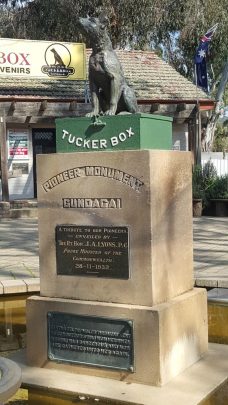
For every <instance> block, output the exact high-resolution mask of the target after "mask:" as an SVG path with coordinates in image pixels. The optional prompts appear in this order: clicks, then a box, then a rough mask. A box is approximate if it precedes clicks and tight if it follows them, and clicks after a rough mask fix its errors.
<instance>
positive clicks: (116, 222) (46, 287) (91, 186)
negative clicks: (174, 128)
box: [27, 150, 207, 385]
mask: <svg viewBox="0 0 228 405" xmlns="http://www.w3.org/2000/svg"><path fill="white" fill-rule="evenodd" d="M38 184H39V189H38V200H39V235H40V276H41V297H39V298H38V297H33V298H30V299H29V300H28V311H27V314H28V315H27V316H28V318H27V328H28V351H27V354H28V364H29V365H32V366H36V367H52V368H56V369H67V370H70V371H72V372H75V373H77V374H86V375H93V376H99V377H106V378H111V379H116V380H124V381H127V382H138V383H142V384H149V385H162V384H165V383H167V382H168V381H169V380H170V379H172V378H173V377H174V376H176V375H177V374H179V373H180V372H182V371H183V370H184V369H185V368H186V367H188V366H190V365H191V364H193V363H194V362H196V361H197V360H198V359H199V358H200V357H201V356H202V355H203V353H205V351H206V350H207V311H206V305H207V299H206V294H205V293H204V291H203V290H194V289H193V274H192V272H193V251H192V189H191V156H190V154H189V153H183V152H174V151H149V150H143V151H120V152H96V153H91V154H88V153H75V154H74V153H70V154H56V155H49V156H48V155H42V156H39V157H38ZM34 325H35V327H34ZM34 341H35V342H36V349H35V350H34ZM59 362H61V365H60V364H58V363H59Z"/></svg>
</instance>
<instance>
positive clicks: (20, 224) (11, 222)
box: [0, 217, 228, 294]
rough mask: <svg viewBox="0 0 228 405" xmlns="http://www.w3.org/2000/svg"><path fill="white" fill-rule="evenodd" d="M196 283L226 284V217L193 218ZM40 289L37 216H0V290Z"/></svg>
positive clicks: (227, 238) (206, 285) (227, 277)
mask: <svg viewBox="0 0 228 405" xmlns="http://www.w3.org/2000/svg"><path fill="white" fill-rule="evenodd" d="M193 229H194V270H195V283H196V285H198V286H205V287H224V288H228V218H216V217H201V218H194V220H193ZM37 290H39V259H38V229H37V220H36V219H1V220H0V294H2V293H3V294H7V293H13V292H26V291H37Z"/></svg>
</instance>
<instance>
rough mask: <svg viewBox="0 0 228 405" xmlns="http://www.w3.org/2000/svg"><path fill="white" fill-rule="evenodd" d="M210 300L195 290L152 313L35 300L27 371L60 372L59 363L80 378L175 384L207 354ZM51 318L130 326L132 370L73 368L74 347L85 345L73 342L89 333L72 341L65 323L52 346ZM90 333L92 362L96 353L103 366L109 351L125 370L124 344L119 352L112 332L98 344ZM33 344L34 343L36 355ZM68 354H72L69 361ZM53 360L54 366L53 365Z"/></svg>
mask: <svg viewBox="0 0 228 405" xmlns="http://www.w3.org/2000/svg"><path fill="white" fill-rule="evenodd" d="M206 299H207V297H206V291H205V290H203V289H193V290H191V291H189V292H187V293H184V294H181V295H180V296H178V297H176V298H173V299H171V300H169V301H168V302H166V303H162V304H159V305H155V306H152V307H148V306H139V305H126V304H112V303H107V302H105V303H104V302H94V301H81V300H70V299H63V298H48V297H37V296H36V297H35V296H34V297H31V298H29V299H28V301H27V341H28V347H27V361H28V365H29V366H34V367H45V368H47V367H48V368H56V369H58V367H59V365H58V362H61V363H63V364H61V366H60V367H61V370H65V371H69V372H75V373H77V374H86V375H91V376H97V377H106V378H110V379H115V380H119V381H125V382H128V383H132V382H136V383H142V384H148V385H163V384H166V383H167V382H168V381H169V380H170V379H171V378H173V377H175V376H176V375H178V374H179V373H181V372H182V371H183V370H185V369H186V368H187V367H189V366H190V365H192V364H193V363H195V362H196V361H197V360H199V359H200V358H201V357H202V355H203V353H205V352H206V351H207V311H206ZM52 314H57V315H58V316H60V317H61V316H62V317H63V316H70V317H72V315H75V316H79V317H80V316H81V318H86V317H88V316H89V317H92V319H95V320H96V319H97V318H98V319H104V320H106V321H107V320H108V322H110V323H112V322H113V321H114V322H115V320H119V321H122V322H124V321H125V322H126V323H127V322H128V323H130V322H131V324H132V337H133V339H132V365H130V366H129V369H128V370H127V369H125V370H124V369H122V370H120V369H117V368H118V367H115V368H116V369H114V368H113V369H112V366H111V365H109V367H107V366H106V367H102V366H100V367H98V366H97V365H95V364H93V366H90V365H85V364H84V365H83V364H77V363H75V362H73V363H71V361H75V359H74V360H72V359H73V356H74V355H75V346H72V345H75V344H78V345H79V344H80V342H81V344H82V345H83V343H82V340H81V341H80V340H77V341H76V340H75V339H80V336H82V334H83V331H85V329H83V328H81V329H80V335H78V336H79V337H76V338H75V330H74V333H73V332H72V335H71V333H70V331H71V328H70V327H69V326H67V327H66V326H64V325H65V323H64V321H63V320H62V321H61V323H59V325H61V326H59V327H58V325H55V326H54V329H52V332H51V334H52V336H51V340H52V342H51V343H50V336H49V338H48V330H47V329H48V317H50V316H52ZM90 321H91V318H90ZM34 325H35V326H34ZM64 328H65V329H64ZM78 330H79V329H77V333H78ZM86 330H87V332H86V333H87V335H86V336H87V339H89V340H87V343H88V342H89V343H88V346H91V345H92V351H91V349H90V353H89V355H90V357H91V353H92V354H94V353H95V354H96V356H97V359H98V362H99V357H101V350H102V353H104V350H106V349H107V350H109V354H111V357H112V358H113V360H114V361H115V360H116V359H117V358H119V359H118V361H119V362H120V364H121V361H122V360H123V357H124V356H125V351H126V350H127V349H126V347H127V346H126V344H127V343H126V342H127V340H126V339H125V340H122V341H121V343H119V345H116V346H115V342H116V341H115V338H112V337H113V336H114V334H113V332H106V335H105V334H103V335H102V337H101V338H100V337H99V338H97V339H98V342H99V343H97V341H96V338H90V337H89V338H88V336H89V333H91V334H92V330H90V329H86ZM111 330H113V329H111ZM72 331H73V329H72ZM107 333H109V338H108V343H107V338H105V336H107ZM110 334H111V335H110ZM126 336H127V335H126ZM72 337H73V338H74V339H72ZM81 339H82V338H81ZM91 339H93V343H91ZM105 339H106V340H105ZM94 340H95V342H94ZM34 342H36V348H35V350H34ZM77 342H79V343H77ZM101 342H102V343H101ZM119 342H120V341H119ZM51 344H52V346H54V347H58V350H57V352H58V353H59V358H57V359H56V357H55V356H53V354H52V353H51V354H50V345H51ZM78 347H79V346H77V348H78ZM82 347H83V346H80V348H81V350H84V351H86V350H87V349H88V347H85V349H84V348H83V349H82ZM97 347H98V349H97ZM71 350H72V352H71ZM76 351H77V350H76ZM66 352H67V353H68V361H64V360H65V359H64V356H65V354H66ZM73 352H74V354H73ZM48 353H49V358H48ZM69 353H72V357H70V358H69ZM83 355H84V353H83ZM106 357H107V356H106ZM53 358H55V360H52V359H53ZM79 358H81V357H79ZM82 363H83V362H82Z"/></svg>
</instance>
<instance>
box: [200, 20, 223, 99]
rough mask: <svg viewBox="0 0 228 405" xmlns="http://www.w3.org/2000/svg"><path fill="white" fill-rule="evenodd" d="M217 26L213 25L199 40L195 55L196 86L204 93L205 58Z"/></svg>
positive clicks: (205, 84) (205, 85) (206, 82)
mask: <svg viewBox="0 0 228 405" xmlns="http://www.w3.org/2000/svg"><path fill="white" fill-rule="evenodd" d="M217 27H218V24H215V25H214V26H213V27H212V28H210V29H209V30H208V31H207V32H206V34H205V35H204V36H203V37H202V38H201V40H200V44H199V46H198V48H197V50H196V54H195V66H196V84H197V86H199V87H201V88H202V89H203V90H204V91H206V92H207V91H208V80H207V64H206V56H207V52H208V46H209V43H210V41H211V39H212V36H213V34H214V32H215V31H216V29H217Z"/></svg>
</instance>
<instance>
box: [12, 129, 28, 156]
mask: <svg viewBox="0 0 228 405" xmlns="http://www.w3.org/2000/svg"><path fill="white" fill-rule="evenodd" d="M8 158H9V159H28V158H29V156H28V132H27V131H23V130H22V131H18V130H17V131H15V130H9V131H8Z"/></svg>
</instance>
